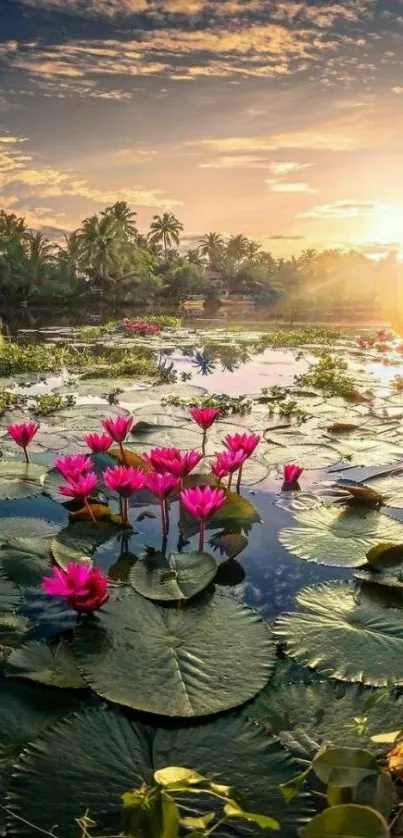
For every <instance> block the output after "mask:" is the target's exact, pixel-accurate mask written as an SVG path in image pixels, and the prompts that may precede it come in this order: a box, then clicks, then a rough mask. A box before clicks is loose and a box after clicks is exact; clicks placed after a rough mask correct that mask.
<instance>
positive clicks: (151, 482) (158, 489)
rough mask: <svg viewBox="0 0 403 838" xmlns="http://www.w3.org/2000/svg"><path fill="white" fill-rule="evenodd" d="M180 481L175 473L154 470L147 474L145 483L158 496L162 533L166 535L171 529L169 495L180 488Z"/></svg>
mask: <svg viewBox="0 0 403 838" xmlns="http://www.w3.org/2000/svg"><path fill="white" fill-rule="evenodd" d="M179 484H180V481H179V479H178V478H177V477H175V476H174V475H173V474H167V473H164V474H161V473H160V472H153V473H151V474H147V475H146V479H145V485H146V487H147V489H149V490H150V492H151V493H152V494H153V495H155V497H157V498H158V500H159V501H160V505H161V523H162V534H163V536H164V537H165V536H166V535H167V534H168V531H169V506H168V497H169V495H171V494H172V492H174V491H175V489H177V488H178V486H179Z"/></svg>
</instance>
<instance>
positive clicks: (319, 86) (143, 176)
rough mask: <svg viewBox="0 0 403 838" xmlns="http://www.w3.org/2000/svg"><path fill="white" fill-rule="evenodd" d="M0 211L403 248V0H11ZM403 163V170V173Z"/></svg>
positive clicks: (267, 239)
mask: <svg viewBox="0 0 403 838" xmlns="http://www.w3.org/2000/svg"><path fill="white" fill-rule="evenodd" d="M0 14H1V16H2V33H1V35H0V62H1V70H2V80H1V86H0V206H1V208H4V209H5V210H6V211H7V212H14V213H16V214H17V215H23V216H24V217H25V218H26V220H27V224H28V225H29V226H30V227H31V228H33V229H35V230H39V231H41V232H43V233H44V234H45V235H46V236H48V237H49V238H50V239H56V238H57V237H59V238H60V237H61V236H62V234H63V232H70V231H71V230H73V229H75V228H77V227H79V226H80V222H81V220H82V219H83V218H84V217H86V216H89V215H93V214H94V213H99V212H100V211H101V210H102V209H103V208H104V207H105V205H106V204H110V203H113V202H114V201H117V200H126V201H127V202H128V203H129V204H130V206H131V207H132V208H133V210H135V211H136V212H137V214H138V215H137V223H138V226H139V230H140V231H141V232H143V231H145V230H146V229H147V228H148V226H149V223H150V221H151V219H152V216H153V215H154V214H157V213H158V214H161V213H162V212H164V211H166V210H168V211H172V212H173V213H174V214H175V215H176V216H177V217H178V218H179V219H180V221H181V222H182V223H183V225H184V228H185V230H184V236H183V237H182V247H183V248H185V249H186V248H187V247H189V248H190V247H192V246H194V243H195V242H196V241H197V240H198V239H200V238H201V237H202V236H203V235H204V234H205V233H207V232H210V231H218V232H220V233H223V234H224V235H228V236H229V235H231V234H238V233H242V234H243V235H245V236H247V237H248V238H249V239H252V240H255V241H258V242H259V243H260V244H261V245H262V248H263V249H264V250H269V251H271V252H272V253H273V254H274V255H275V256H276V257H277V258H279V257H289V256H291V255H298V254H299V253H300V252H302V251H303V250H306V249H311V248H315V249H317V250H326V249H338V250H357V251H360V252H362V253H363V254H364V255H366V256H369V257H371V258H381V257H382V256H385V255H387V254H388V253H394V254H396V255H397V256H398V257H399V258H400V259H402V258H403V198H402V196H401V184H402V183H403V177H402V175H403V140H402V136H403V134H402V131H401V130H400V129H401V127H402V124H403V119H402V116H403V110H402V105H403V86H402V67H403V58H402V57H399V56H403V49H402V46H403V0H387V2H381V0H340V2H334V3H329V2H320V0H309V2H302V0H301V2H299V1H298V2H294V0H292V2H291V0H290V2H285V1H284V0H275V1H274V2H271V3H268V0H249V2H244V0H219V2H212V0H210V2H205V0H18V2H15V3H13V5H12V6H11V3H10V0H0ZM399 174H400V177H399Z"/></svg>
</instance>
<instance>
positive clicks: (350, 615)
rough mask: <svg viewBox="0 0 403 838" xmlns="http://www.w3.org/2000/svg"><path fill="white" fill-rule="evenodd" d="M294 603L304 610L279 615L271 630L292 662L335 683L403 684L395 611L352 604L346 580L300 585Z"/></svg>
mask: <svg viewBox="0 0 403 838" xmlns="http://www.w3.org/2000/svg"><path fill="white" fill-rule="evenodd" d="M297 603H298V605H300V606H302V607H303V608H304V609H305V610H304V611H301V612H296V613H295V614H288V615H284V616H282V617H279V619H278V620H277V623H276V628H275V633H276V635H277V637H278V638H279V639H280V640H281V641H283V642H285V644H286V648H287V652H288V654H289V655H290V656H291V657H292V658H293V659H294V660H295V661H297V663H299V664H302V665H303V666H309V667H312V668H313V669H316V670H317V671H318V672H319V673H320V674H321V675H323V676H325V677H329V678H337V679H339V680H340V681H360V682H362V683H364V684H370V685H372V686H378V687H379V686H391V685H394V684H403V620H402V612H401V611H400V610H397V609H391V608H389V609H388V608H386V607H385V606H384V605H382V604H381V603H380V602H376V601H366V600H365V598H364V597H363V598H362V600H360V601H358V602H357V601H356V599H355V596H354V592H353V590H352V589H351V587H350V586H349V585H348V584H344V583H336V582H334V583H326V584H323V585H317V586H314V587H310V588H303V590H302V591H300V592H299V594H298V595H297Z"/></svg>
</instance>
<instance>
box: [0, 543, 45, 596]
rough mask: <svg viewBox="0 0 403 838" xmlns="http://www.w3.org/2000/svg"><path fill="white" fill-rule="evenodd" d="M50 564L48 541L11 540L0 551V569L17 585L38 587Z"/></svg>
mask: <svg viewBox="0 0 403 838" xmlns="http://www.w3.org/2000/svg"><path fill="white" fill-rule="evenodd" d="M51 562H52V557H51V553H50V544H49V539H43V538H13V539H10V540H9V541H8V542H7V543H6V544H3V545H2V546H1V549H0V568H1V569H2V571H3V573H4V575H5V576H6V577H7V579H10V580H11V582H15V583H16V584H17V585H22V586H25V587H26V586H28V587H30V586H35V585H40V584H41V582H42V579H43V577H44V575H45V574H46V573H47V572H48V571H49V570H50V567H51Z"/></svg>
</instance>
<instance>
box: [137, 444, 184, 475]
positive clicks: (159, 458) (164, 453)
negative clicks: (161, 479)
mask: <svg viewBox="0 0 403 838" xmlns="http://www.w3.org/2000/svg"><path fill="white" fill-rule="evenodd" d="M178 450H179V449H178V448H152V449H151V451H149V452H148V454H143V460H145V461H146V463H148V465H149V466H151V468H152V469H153V470H154V471H156V472H157V473H158V474H167V473H169V469H168V466H167V462H169V461H170V460H171V459H172V458H173V457H175V456H176V454H177V452H178Z"/></svg>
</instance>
